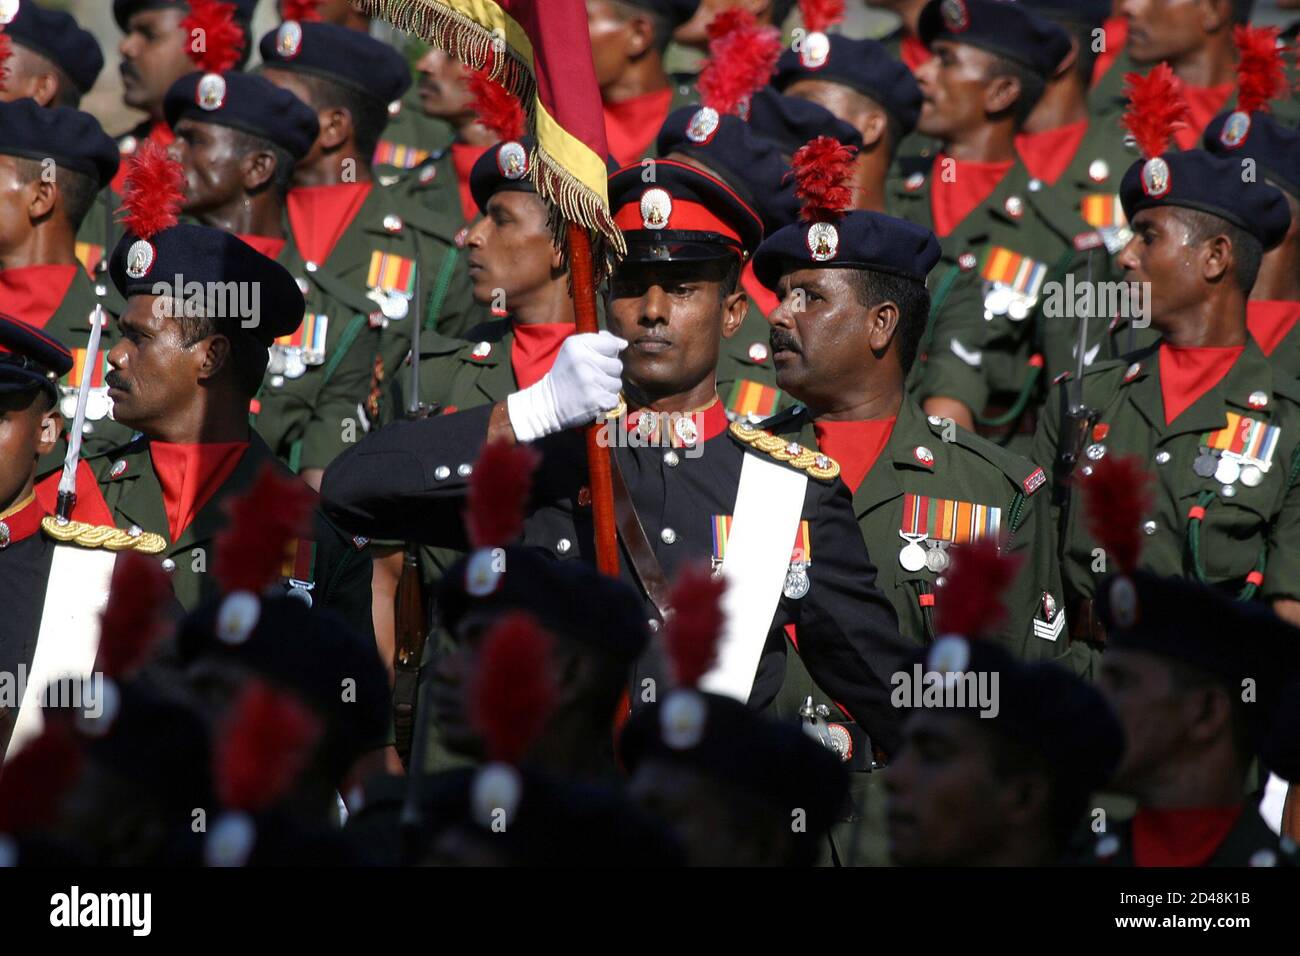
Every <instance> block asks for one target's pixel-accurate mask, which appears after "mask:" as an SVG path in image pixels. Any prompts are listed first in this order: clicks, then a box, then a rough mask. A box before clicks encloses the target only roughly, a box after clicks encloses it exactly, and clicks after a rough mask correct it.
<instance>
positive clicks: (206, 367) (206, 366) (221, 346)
mask: <svg viewBox="0 0 1300 956" xmlns="http://www.w3.org/2000/svg"><path fill="white" fill-rule="evenodd" d="M230 361H231V354H230V339H228V338H226V336H224V335H221V334H217V335H212V336H209V337H208V338H206V339H204V340H203V342H202V343H201V345H200V360H199V381H206V380H208V379H213V378H216V377H217V376H218V375H220V374H221V371H222V369H224V368H226V366H228V365H229V364H230Z"/></svg>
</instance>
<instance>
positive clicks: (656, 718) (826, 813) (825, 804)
mask: <svg viewBox="0 0 1300 956" xmlns="http://www.w3.org/2000/svg"><path fill="white" fill-rule="evenodd" d="M618 752H619V757H620V758H621V760H622V761H623V764H624V765H625V766H626V767H627V769H628V772H629V773H633V774H634V773H636V771H637V768H638V767H639V766H640V765H641V764H642V763H644V762H645V761H647V760H662V761H666V762H668V763H671V764H675V765H679V766H686V767H689V768H691V769H692V770H694V771H696V772H697V773H700V774H703V775H704V776H706V777H709V778H711V779H714V780H716V781H718V782H719V783H722V784H724V785H727V786H730V787H733V788H735V789H737V790H740V791H741V792H743V793H746V794H748V795H750V796H751V797H753V798H755V799H757V800H759V801H762V802H763V803H766V804H767V805H768V806H770V807H772V808H773V809H774V810H775V811H776V812H777V813H778V814H780V815H781V816H783V818H784V819H785V821H786V823H787V825H788V823H789V820H790V811H791V809H792V808H794V807H800V808H802V809H804V810H806V811H807V822H808V831H807V832H808V835H809V836H810V837H811V838H813V839H816V838H817V837H818V836H819V835H820V834H821V833H823V832H825V830H826V829H827V828H829V827H830V825H831V824H832V823H834V821H835V819H836V818H837V816H838V814H839V813H840V811H841V810H842V809H843V807H844V802H845V800H846V799H847V796H848V770H847V767H846V765H845V764H844V763H843V762H842V761H841V760H840V759H839V757H837V756H835V755H834V754H832V753H831V752H830V751H829V750H827V749H826V748H825V747H823V746H822V745H821V744H820V743H818V742H816V741H815V740H813V739H812V737H810V736H809V735H808V734H807V733H806V732H805V731H804V730H803V729H802V728H801V727H799V726H798V725H797V724H795V723H778V722H777V721H775V720H771V719H769V718H767V717H764V716H762V715H760V714H758V713H756V712H755V711H753V710H751V709H750V708H749V707H747V706H746V705H745V704H742V703H741V702H740V701H738V700H734V699H733V698H730V697H723V696H721V695H718V694H706V693H701V692H699V691H696V690H674V691H671V692H669V694H668V695H667V696H666V697H664V698H663V699H662V700H661V701H659V702H657V703H653V704H648V705H646V706H644V707H638V708H637V709H636V710H634V711H633V713H632V716H631V717H630V718H628V722H627V724H626V725H625V726H624V728H623V733H622V735H621V736H620V737H619V743H618Z"/></svg>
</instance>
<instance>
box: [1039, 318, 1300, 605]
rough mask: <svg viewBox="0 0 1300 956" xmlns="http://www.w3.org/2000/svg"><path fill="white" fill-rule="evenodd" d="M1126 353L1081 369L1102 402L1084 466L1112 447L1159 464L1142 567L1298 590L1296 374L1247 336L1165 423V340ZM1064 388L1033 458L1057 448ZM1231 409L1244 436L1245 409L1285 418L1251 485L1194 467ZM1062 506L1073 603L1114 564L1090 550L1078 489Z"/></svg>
mask: <svg viewBox="0 0 1300 956" xmlns="http://www.w3.org/2000/svg"><path fill="white" fill-rule="evenodd" d="M1130 358H1131V360H1132V361H1131V364H1130V363H1126V362H1125V361H1117V362H1104V363H1101V364H1099V365H1095V366H1093V367H1092V368H1091V369H1089V370H1088V372H1087V373H1086V374H1085V375H1084V379H1083V400H1084V403H1085V404H1086V405H1087V406H1088V407H1089V408H1092V409H1096V410H1097V411H1098V419H1097V422H1098V424H1097V426H1096V427H1094V429H1093V433H1092V435H1091V436H1090V439H1091V441H1090V444H1089V445H1088V446H1087V449H1086V453H1085V455H1084V456H1082V457H1081V459H1080V461H1081V462H1082V464H1081V465H1080V466H1079V469H1080V470H1082V469H1084V468H1087V467H1088V465H1089V462H1090V461H1095V460H1098V459H1099V458H1101V457H1104V456H1106V455H1137V456H1138V457H1139V458H1140V459H1141V461H1142V462H1143V463H1144V464H1145V466H1146V467H1147V469H1148V470H1149V471H1151V472H1152V473H1153V474H1154V489H1153V490H1154V494H1153V504H1152V507H1151V510H1150V513H1149V515H1148V516H1147V519H1146V522H1145V523H1144V526H1143V531H1144V532H1145V533H1146V539H1145V545H1144V548H1143V552H1142V557H1141V562H1140V563H1141V566H1142V567H1143V568H1145V569H1147V570H1149V571H1152V572H1154V573H1156V574H1160V575H1165V576H1185V577H1191V578H1196V579H1199V580H1203V581H1206V582H1208V583H1211V584H1214V585H1219V586H1222V587H1224V588H1227V589H1230V590H1232V591H1234V592H1240V593H1241V595H1242V596H1243V597H1253V596H1255V595H1256V594H1259V595H1260V596H1262V597H1264V598H1265V599H1274V598H1300V550H1298V549H1297V548H1296V546H1295V542H1296V541H1298V540H1300V489H1296V488H1294V487H1293V483H1294V478H1295V472H1296V470H1297V468H1300V382H1297V380H1296V379H1294V378H1282V377H1280V376H1278V375H1277V374H1276V373H1275V372H1274V371H1273V369H1272V368H1271V367H1270V366H1269V363H1268V360H1267V359H1266V358H1264V355H1263V353H1262V352H1261V351H1260V350H1259V346H1258V345H1256V344H1255V342H1254V340H1253V339H1248V340H1247V342H1246V348H1245V351H1244V352H1243V353H1242V355H1241V357H1240V358H1238V359H1237V361H1236V362H1235V363H1234V364H1233V366H1232V368H1231V369H1229V370H1228V373H1227V374H1226V375H1225V376H1224V378H1223V380H1222V381H1221V382H1219V383H1218V384H1217V385H1216V386H1214V388H1212V389H1210V390H1209V391H1208V392H1206V393H1205V394H1204V395H1203V396H1201V398H1199V399H1197V401H1196V402H1195V403H1194V404H1193V405H1192V406H1191V407H1189V408H1188V409H1187V410H1186V411H1184V412H1183V413H1182V414H1181V415H1179V416H1178V418H1177V419H1176V420H1175V421H1174V423H1173V424H1172V425H1166V424H1165V411H1164V399H1163V397H1162V396H1161V392H1160V362H1159V347H1158V346H1152V347H1150V348H1148V349H1145V350H1143V351H1141V352H1138V353H1135V354H1134V355H1133V356H1130ZM1065 388H1066V383H1062V384H1061V385H1060V386H1058V388H1057V391H1056V394H1054V395H1052V396H1051V398H1049V400H1048V402H1047V405H1046V407H1045V409H1044V414H1043V415H1042V417H1041V418H1040V419H1039V427H1038V433H1037V434H1036V435H1035V437H1034V460H1035V461H1037V462H1039V463H1040V464H1042V465H1043V466H1044V467H1045V468H1050V467H1051V466H1052V463H1053V462H1054V460H1055V457H1056V442H1057V435H1058V433H1059V430H1060V425H1061V421H1062V409H1063V406H1064V404H1065V402H1066V397H1065ZM1229 415H1232V416H1237V418H1235V419H1233V422H1234V429H1235V430H1236V432H1235V433H1236V434H1238V435H1243V434H1245V433H1244V432H1243V431H1242V430H1241V429H1242V427H1243V425H1242V422H1241V420H1242V419H1250V420H1251V421H1252V422H1263V423H1264V424H1265V425H1267V426H1269V427H1270V428H1271V427H1273V426H1276V428H1277V429H1278V430H1277V431H1276V432H1274V433H1269V432H1268V431H1263V432H1261V436H1260V437H1261V440H1262V441H1263V442H1264V444H1265V445H1267V444H1268V443H1270V442H1271V443H1272V445H1273V447H1272V452H1271V462H1270V464H1269V466H1268V467H1267V469H1266V470H1263V472H1262V474H1260V475H1258V477H1259V481H1258V483H1256V484H1254V485H1253V486H1251V485H1249V484H1247V481H1243V480H1239V479H1238V478H1237V477H1236V476H1233V475H1229V474H1224V475H1222V476H1221V478H1223V479H1226V478H1227V477H1233V479H1234V480H1233V483H1231V484H1225V482H1224V480H1221V479H1219V478H1216V477H1214V475H1210V476H1207V477H1202V476H1201V475H1200V474H1198V473H1197V472H1196V471H1195V470H1194V469H1193V463H1194V462H1196V460H1197V458H1198V457H1200V456H1201V454H1202V449H1203V447H1205V446H1206V444H1207V443H1206V436H1207V435H1208V434H1210V433H1212V432H1215V431H1217V430H1218V429H1221V428H1226V427H1228V426H1229ZM1216 444H1218V443H1217V442H1216ZM1262 454H1263V452H1262V451H1261V453H1259V454H1257V455H1255V456H1254V457H1257V458H1258V457H1262ZM1205 460H1209V459H1205ZM1201 467H1202V469H1203V470H1204V465H1203V464H1202V466H1201ZM1256 467H1258V468H1262V467H1263V466H1262V465H1259V466H1256ZM1243 470H1244V465H1243ZM1254 478H1255V475H1251V476H1250V477H1249V478H1248V479H1247V480H1248V481H1254ZM1064 507H1065V509H1066V515H1065V517H1064V519H1063V522H1062V527H1064V528H1066V529H1067V530H1066V531H1065V532H1063V533H1064V534H1065V536H1066V540H1065V541H1063V542H1062V550H1063V555H1064V557H1063V566H1062V575H1063V577H1064V581H1065V588H1066V597H1067V601H1068V602H1071V604H1070V606H1071V609H1072V610H1073V603H1072V602H1074V601H1078V600H1090V599H1091V598H1092V595H1093V591H1094V588H1095V586H1096V581H1097V579H1098V578H1100V577H1102V576H1104V575H1105V574H1107V573H1108V572H1109V571H1113V570H1115V569H1114V568H1108V567H1105V566H1103V565H1102V562H1101V560H1100V558H1098V557H1096V556H1095V555H1094V549H1095V548H1097V547H1098V546H1097V543H1096V541H1095V540H1094V539H1093V537H1092V535H1091V534H1089V532H1088V530H1087V521H1086V518H1085V515H1084V514H1083V504H1082V502H1081V501H1079V500H1078V496H1071V499H1069V500H1067V501H1066V503H1065V505H1064ZM1193 509H1203V517H1200V518H1196V517H1194V515H1195V514H1200V513H1201V512H1200V511H1194V510H1193ZM1257 571H1258V572H1263V582H1262V585H1260V586H1258V587H1257V586H1255V585H1253V584H1250V583H1249V582H1248V581H1247V575H1250V574H1251V573H1252V572H1257Z"/></svg>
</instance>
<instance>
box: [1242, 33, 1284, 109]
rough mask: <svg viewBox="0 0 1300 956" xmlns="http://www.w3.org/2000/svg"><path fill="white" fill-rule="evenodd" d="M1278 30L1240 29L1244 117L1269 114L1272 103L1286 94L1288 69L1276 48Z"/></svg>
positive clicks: (1278, 49)
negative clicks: (1246, 114)
mask: <svg viewBox="0 0 1300 956" xmlns="http://www.w3.org/2000/svg"><path fill="white" fill-rule="evenodd" d="M1277 37H1278V30H1277V27H1251V26H1244V25H1242V26H1237V27H1234V28H1233V31H1232V39H1233V41H1234V42H1235V43H1236V44H1237V54H1238V59H1237V109H1238V110H1240V111H1241V112H1243V113H1253V112H1255V111H1256V110H1267V109H1268V108H1269V101H1270V100H1273V99H1275V98H1277V97H1278V96H1281V95H1282V94H1283V93H1284V92H1286V66H1285V64H1284V63H1283V62H1282V48H1281V47H1279V46H1278V45H1277Z"/></svg>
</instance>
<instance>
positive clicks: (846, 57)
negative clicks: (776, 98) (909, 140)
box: [772, 33, 921, 135]
mask: <svg viewBox="0 0 1300 956" xmlns="http://www.w3.org/2000/svg"><path fill="white" fill-rule="evenodd" d="M814 37H821V38H823V39H822V40H815V39H813V38H814ZM799 80H822V81H823V82H826V83H838V84H840V85H841V86H847V87H849V88H850V89H852V90H856V91H857V92H859V93H861V94H862V95H863V96H867V97H870V98H871V99H873V100H875V101H876V102H877V103H879V104H880V105H881V106H883V107H884V108H885V109H886V110H888V112H889V115H890V116H892V117H893V118H894V121H895V122H896V123H898V125H899V126H901V127H902V129H903V133H904V135H906V134H907V133H910V132H912V130H914V129H915V128H916V120H917V118H918V117H919V116H920V115H921V88H920V87H919V86H917V84H916V77H914V76H913V75H912V71H911V70H909V69H908V68H907V65H906V64H905V63H903V62H902V61H901V60H898V59H895V58H894V57H893V56H891V55H890V53H889V50H888V48H886V47H885V46H884V45H883V44H881V43H877V42H876V41H875V40H852V39H850V38H849V37H846V36H844V35H842V34H839V33H832V34H830V35H827V34H824V33H810V34H809V35H808V36H806V37H804V39H803V40H802V42H801V43H800V45H799V49H798V50H786V51H785V52H784V53H782V54H781V58H780V59H779V60H778V61H777V64H776V74H775V75H774V76H773V77H772V85H773V86H775V87H776V88H777V89H778V90H781V91H782V92H784V91H785V90H786V89H787V88H788V87H789V86H790V85H791V84H792V83H797V82H798V81H799Z"/></svg>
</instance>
